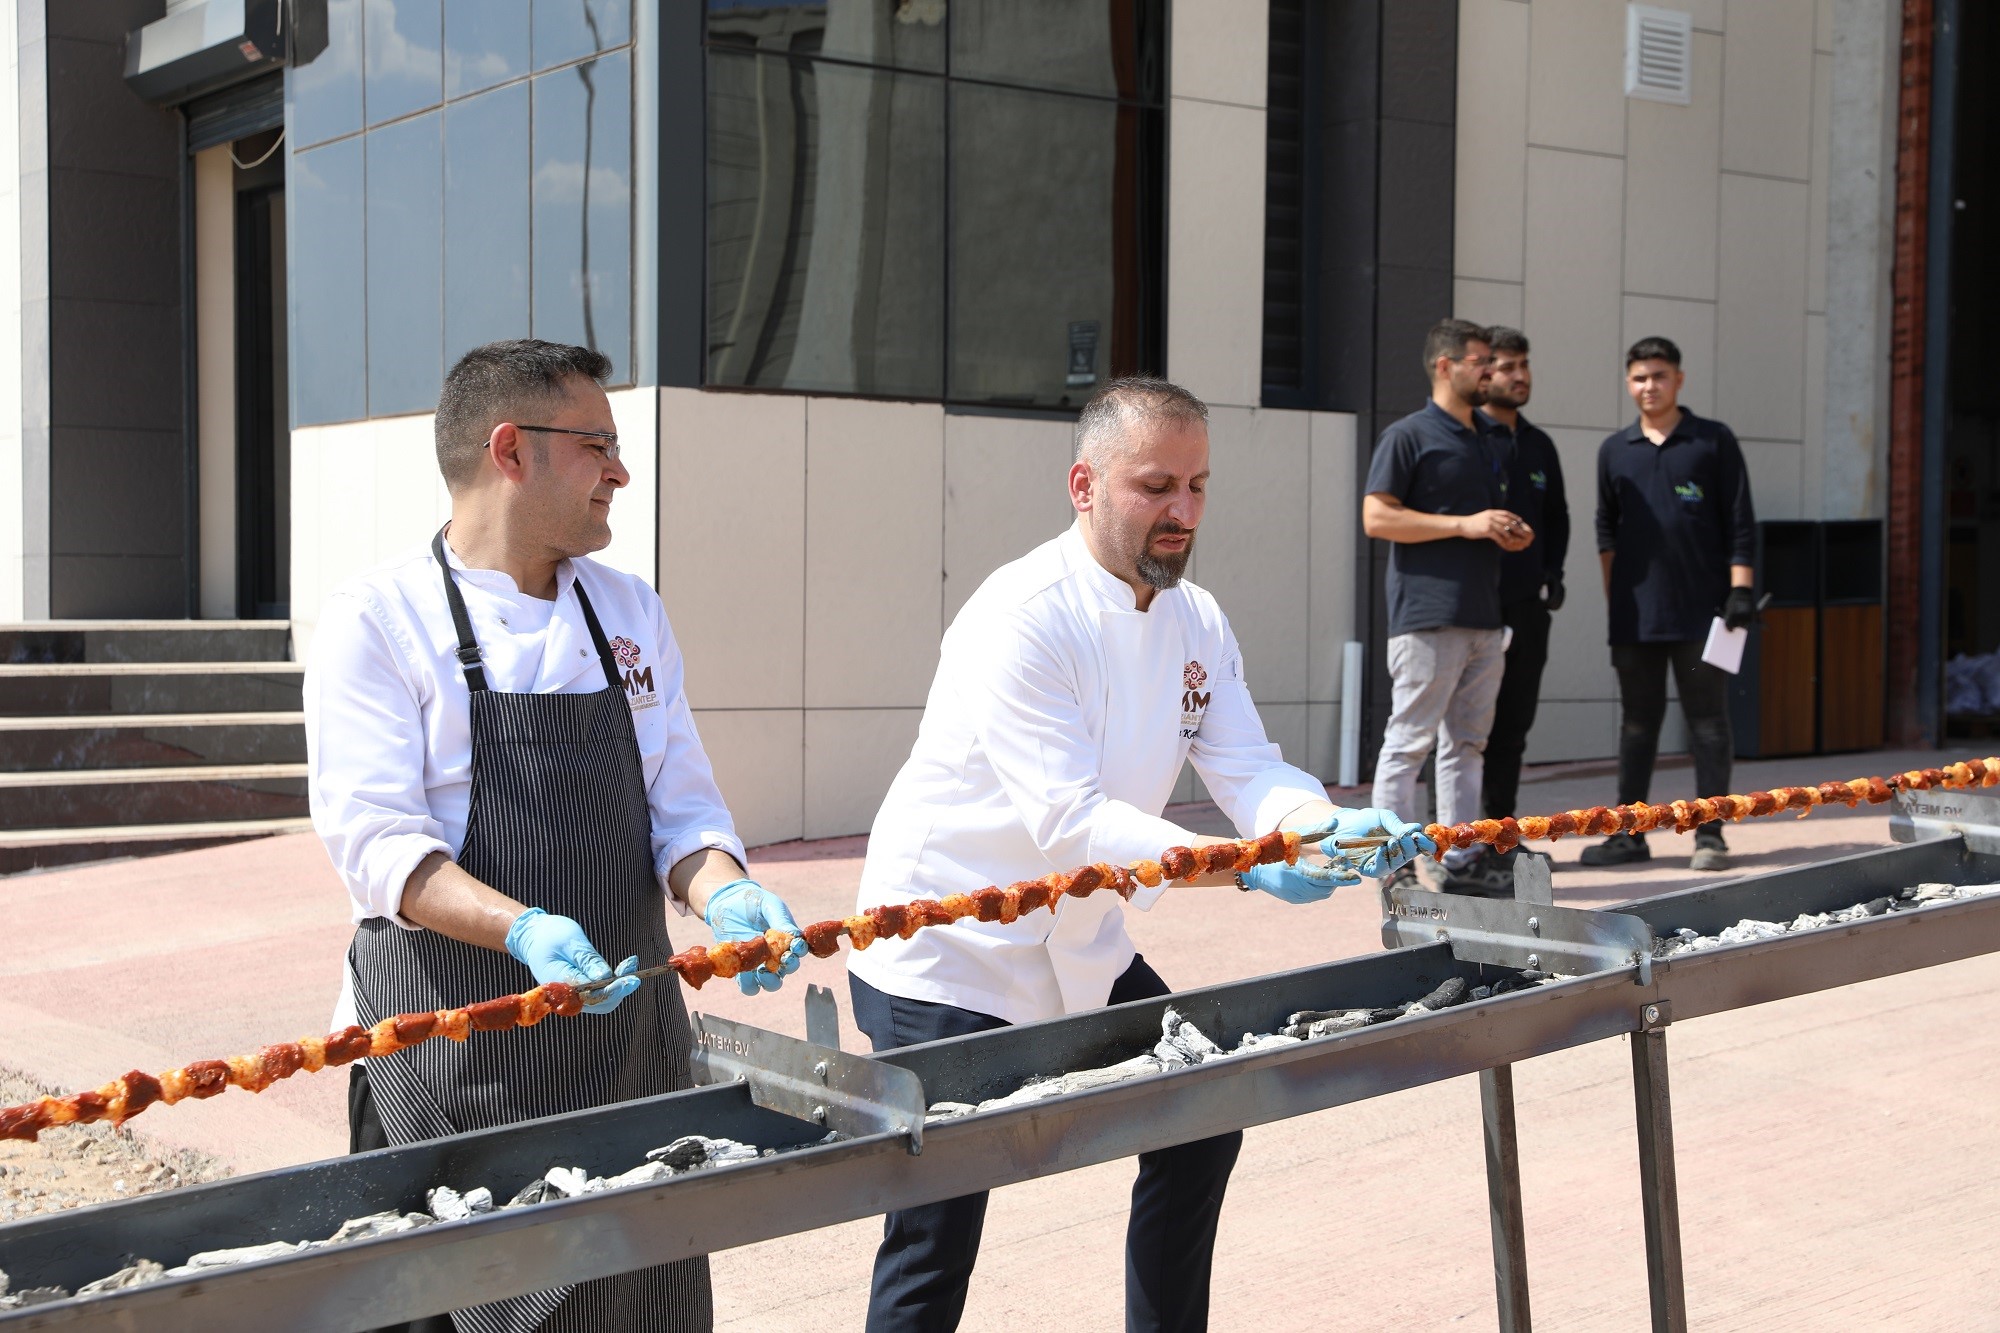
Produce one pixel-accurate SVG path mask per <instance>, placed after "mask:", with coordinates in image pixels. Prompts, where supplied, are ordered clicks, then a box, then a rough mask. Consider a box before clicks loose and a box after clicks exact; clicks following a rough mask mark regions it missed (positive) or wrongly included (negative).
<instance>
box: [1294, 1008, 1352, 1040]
mask: <svg viewBox="0 0 2000 1333" xmlns="http://www.w3.org/2000/svg"><path fill="white" fill-rule="evenodd" d="M1369 1021H1370V1020H1369V1017H1368V1010H1366V1009H1343V1010H1341V1011H1340V1012H1339V1013H1335V1014H1328V1015H1327V1016H1326V1017H1325V1018H1321V1019H1317V1020H1315V1021H1313V1022H1311V1023H1308V1024H1307V1025H1306V1029H1305V1035H1306V1036H1308V1037H1331V1036H1333V1035H1335V1034H1336V1033H1341V1032H1352V1031H1353V1030H1354V1029H1355V1028H1362V1027H1367V1026H1368V1024H1369ZM1286 1035H1288V1036H1297V1035H1299V1034H1297V1033H1295V1032H1287V1033H1286Z"/></svg>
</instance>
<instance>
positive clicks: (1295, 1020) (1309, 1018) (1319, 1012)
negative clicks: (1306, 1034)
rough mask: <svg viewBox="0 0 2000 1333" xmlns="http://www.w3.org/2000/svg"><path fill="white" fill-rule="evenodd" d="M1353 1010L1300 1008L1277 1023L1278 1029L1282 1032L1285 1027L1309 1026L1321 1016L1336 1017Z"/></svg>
mask: <svg viewBox="0 0 2000 1333" xmlns="http://www.w3.org/2000/svg"><path fill="white" fill-rule="evenodd" d="M1353 1012H1354V1011H1353V1010H1352V1009H1301V1010H1299V1011H1298V1012H1297V1013H1295V1014H1293V1015H1291V1016H1290V1017H1289V1018H1287V1019H1286V1020H1285V1021H1284V1022H1283V1023H1281V1024H1279V1025H1278V1030H1279V1031H1280V1032H1283V1031H1284V1030H1285V1029H1286V1028H1309V1027H1311V1026H1312V1025H1313V1024H1315V1023H1317V1022H1319V1021H1320V1020H1321V1019H1322V1018H1338V1017H1340V1016H1341V1015H1342V1014H1351V1013H1353Z"/></svg>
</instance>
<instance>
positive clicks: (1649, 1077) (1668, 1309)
mask: <svg viewBox="0 0 2000 1333" xmlns="http://www.w3.org/2000/svg"><path fill="white" fill-rule="evenodd" d="M1632 1092H1633V1096H1634V1099H1635V1100H1636V1101H1637V1103H1638V1112H1639V1191H1640V1198H1641V1200H1642V1201H1643V1203H1644V1205H1645V1214H1646V1281H1647V1286H1648V1287H1649V1288H1650V1289H1651V1294H1652V1305H1653V1329H1654V1333H1687V1326H1688V1322H1687V1291H1686V1289H1685V1287H1684V1286H1683V1283H1682V1279H1681V1205H1680V1192H1679V1188H1678V1187H1677V1186H1676V1184H1675V1182H1674V1114H1673V1104H1672V1101H1671V1099H1670V1098H1669V1096H1668V1092H1667V1034H1666V1033H1665V1032H1664V1031H1662V1030H1660V1029H1659V1028H1656V1027H1655V1028H1647V1029H1645V1030H1643V1031H1639V1032H1634V1033H1633V1034H1632Z"/></svg>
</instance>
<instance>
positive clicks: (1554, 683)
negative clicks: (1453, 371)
mask: <svg viewBox="0 0 2000 1333" xmlns="http://www.w3.org/2000/svg"><path fill="white" fill-rule="evenodd" d="M1528 417H1529V419H1530V420H1532V421H1537V422H1539V421H1540V420H1541V417H1540V416H1539V415H1538V414H1537V412H1536V408H1535V404H1534V403H1532V402H1531V403H1529V404H1528ZM1607 433H1608V432H1607V431H1594V430H1566V429H1563V428H1561V427H1554V428H1549V438H1550V439H1552V440H1554V441H1555V446H1556V454H1557V456H1558V457H1559V458H1560V459H1561V461H1562V472H1563V492H1564V494H1565V495H1566V496H1567V497H1568V500H1569V555H1568V556H1567V557H1566V558H1565V559H1564V561H1563V583H1564V587H1565V588H1566V589H1567V590H1568V593H1569V596H1568V598H1567V600H1565V601H1564V603H1563V608H1562V610H1560V611H1558V612H1556V613H1555V617H1554V620H1553V621H1552V622H1551V624H1550V628H1549V634H1550V639H1549V664H1548V666H1547V667H1546V668H1545V669H1544V670H1543V672H1542V698H1543V699H1605V698H1609V697H1610V696H1611V694H1612V692H1613V690H1614V688H1615V685H1614V679H1615V678H1614V676H1613V675H1612V671H1611V658H1610V654H1609V651H1608V650H1607V649H1606V648H1605V646H1604V629H1605V615H1604V583H1603V578H1602V576H1601V575H1600V573H1599V572H1598V563H1597V448H1598V445H1599V444H1600V443H1601V442H1602V441H1603V439H1604V436H1605V435H1606V434H1607Z"/></svg>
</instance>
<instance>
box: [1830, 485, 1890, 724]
mask: <svg viewBox="0 0 2000 1333" xmlns="http://www.w3.org/2000/svg"><path fill="white" fill-rule="evenodd" d="M1819 572H1820V599H1819V642H1820V655H1819V661H1820V666H1819V749H1820V752H1821V753H1822V754H1829V753H1834V752H1837V751H1841V750H1873V749H1876V748H1878V747H1879V746H1880V745H1881V744H1882V726H1883V716H1882V714H1883V689H1882V657H1883V634H1884V626H1883V605H1882V524H1881V522H1880V521H1879V520H1876V519H1862V520H1855V521H1848V522H1838V523H1822V524H1821V525H1820V561H1819Z"/></svg>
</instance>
